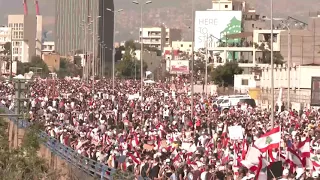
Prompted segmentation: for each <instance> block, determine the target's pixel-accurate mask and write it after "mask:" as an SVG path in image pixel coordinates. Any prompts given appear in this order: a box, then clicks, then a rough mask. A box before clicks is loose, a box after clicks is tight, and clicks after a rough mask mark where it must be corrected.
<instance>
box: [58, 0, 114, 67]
mask: <svg viewBox="0 0 320 180" xmlns="http://www.w3.org/2000/svg"><path fill="white" fill-rule="evenodd" d="M107 9H110V10H111V11H113V10H114V3H113V0H108V1H105V0H97V1H88V0H76V1H75V0H57V1H56V6H55V19H56V22H55V24H56V26H55V50H56V52H57V53H59V54H60V55H62V56H67V55H74V54H76V51H79V50H80V51H84V49H85V50H86V52H88V53H91V54H92V52H95V53H94V54H95V56H96V57H99V58H100V55H101V54H104V56H102V57H104V59H103V62H105V63H104V64H106V66H105V67H108V66H107V64H111V62H112V51H110V48H111V49H112V47H113V24H114V22H113V21H114V14H113V12H111V11H108V10H107ZM85 34H87V36H85ZM85 37H87V39H85ZM93 42H94V43H93ZM93 49H94V51H93ZM101 51H102V52H103V53H100V52H101Z"/></svg>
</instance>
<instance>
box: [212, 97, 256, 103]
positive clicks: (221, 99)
mask: <svg viewBox="0 0 320 180" xmlns="http://www.w3.org/2000/svg"><path fill="white" fill-rule="evenodd" d="M232 98H233V99H234V98H251V97H250V95H230V96H219V97H217V99H216V101H215V102H214V104H216V105H220V103H222V102H223V101H224V100H227V99H232Z"/></svg>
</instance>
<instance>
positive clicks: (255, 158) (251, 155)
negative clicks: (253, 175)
mask: <svg viewBox="0 0 320 180" xmlns="http://www.w3.org/2000/svg"><path fill="white" fill-rule="evenodd" d="M260 157H261V152H260V151H259V149H257V148H255V147H253V146H250V147H249V149H248V153H247V155H246V158H245V160H242V161H241V164H242V165H243V166H245V167H246V168H248V169H250V170H251V171H255V170H257V169H258V166H259V163H260V159H259V158H260Z"/></svg>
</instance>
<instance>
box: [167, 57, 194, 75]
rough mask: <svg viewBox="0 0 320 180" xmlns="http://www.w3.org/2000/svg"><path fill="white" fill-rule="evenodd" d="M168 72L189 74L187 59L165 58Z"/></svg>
mask: <svg viewBox="0 0 320 180" xmlns="http://www.w3.org/2000/svg"><path fill="white" fill-rule="evenodd" d="M166 64H167V70H168V71H169V72H170V74H189V60H167V62H166Z"/></svg>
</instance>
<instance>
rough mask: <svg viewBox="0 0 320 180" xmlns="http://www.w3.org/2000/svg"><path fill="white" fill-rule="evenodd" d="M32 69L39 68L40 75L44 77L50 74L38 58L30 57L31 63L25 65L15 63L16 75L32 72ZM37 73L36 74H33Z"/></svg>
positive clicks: (18, 62)
mask: <svg viewBox="0 0 320 180" xmlns="http://www.w3.org/2000/svg"><path fill="white" fill-rule="evenodd" d="M32 68H40V69H41V73H42V75H44V76H47V75H48V74H49V73H50V70H49V68H48V66H47V64H46V63H45V62H44V61H43V60H42V59H41V57H40V56H33V57H31V61H30V62H27V63H22V62H20V61H17V74H25V73H28V72H30V71H32ZM34 73H38V72H34Z"/></svg>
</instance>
